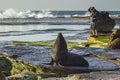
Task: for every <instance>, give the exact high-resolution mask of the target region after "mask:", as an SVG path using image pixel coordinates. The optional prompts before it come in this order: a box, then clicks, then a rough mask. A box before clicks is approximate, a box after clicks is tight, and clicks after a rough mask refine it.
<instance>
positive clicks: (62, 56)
mask: <svg viewBox="0 0 120 80" xmlns="http://www.w3.org/2000/svg"><path fill="white" fill-rule="evenodd" d="M51 58H52V62H51V63H52V64H53V63H54V62H55V63H56V65H58V64H60V65H63V66H89V64H88V62H87V61H86V60H85V59H84V58H83V57H82V56H80V55H77V54H73V53H69V52H68V49H67V43H66V41H65V39H64V37H63V36H62V34H61V33H59V34H58V37H57V39H56V41H55V43H54V46H53V48H52V49H51Z"/></svg>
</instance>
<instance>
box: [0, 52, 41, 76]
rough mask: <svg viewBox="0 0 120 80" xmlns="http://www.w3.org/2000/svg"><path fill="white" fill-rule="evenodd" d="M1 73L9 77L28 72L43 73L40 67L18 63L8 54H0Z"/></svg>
mask: <svg viewBox="0 0 120 80" xmlns="http://www.w3.org/2000/svg"><path fill="white" fill-rule="evenodd" d="M0 71H2V72H3V73H4V74H5V75H6V76H9V75H14V74H18V73H21V72H28V71H31V72H35V73H41V72H42V69H41V68H40V67H39V66H35V65H32V64H29V63H25V62H20V61H17V60H15V59H13V58H10V57H9V56H8V55H6V54H3V53H0Z"/></svg>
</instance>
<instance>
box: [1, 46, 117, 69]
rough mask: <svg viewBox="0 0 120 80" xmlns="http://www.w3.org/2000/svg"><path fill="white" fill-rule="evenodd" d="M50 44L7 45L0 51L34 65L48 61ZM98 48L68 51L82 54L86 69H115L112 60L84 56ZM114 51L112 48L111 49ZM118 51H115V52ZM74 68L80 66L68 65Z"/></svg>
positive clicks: (102, 50)
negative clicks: (87, 65)
mask: <svg viewBox="0 0 120 80" xmlns="http://www.w3.org/2000/svg"><path fill="white" fill-rule="evenodd" d="M51 48H52V47H50V46H30V45H17V46H8V47H3V48H0V51H2V52H5V53H8V54H9V55H18V56H19V58H18V60H20V61H25V62H29V63H32V64H35V65H41V64H44V63H50V62H51V57H50V51H51ZM97 50H99V51H100V49H98V48H81V49H80V50H76V49H70V50H69V52H71V54H72V53H74V54H79V55H83V56H84V58H85V59H86V60H87V61H88V63H89V67H87V68H83V69H87V70H114V69H117V68H118V66H117V65H116V64H114V63H112V62H109V61H106V60H103V59H100V58H98V57H95V56H85V55H87V54H90V53H91V52H94V51H97ZM101 52H106V54H107V52H108V51H107V50H105V49H101ZM111 52H113V53H114V50H111ZM117 53H119V51H118V52H116V54H117ZM68 68H74V69H81V68H80V67H68Z"/></svg>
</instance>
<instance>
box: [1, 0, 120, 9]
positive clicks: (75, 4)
mask: <svg viewBox="0 0 120 80" xmlns="http://www.w3.org/2000/svg"><path fill="white" fill-rule="evenodd" d="M90 6H94V7H95V8H96V9H97V10H120V0H0V10H5V9H9V8H13V9H15V10H43V9H48V10H87V9H88V8H89V7H90Z"/></svg>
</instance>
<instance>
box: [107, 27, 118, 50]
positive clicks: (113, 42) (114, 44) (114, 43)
mask: <svg viewBox="0 0 120 80" xmlns="http://www.w3.org/2000/svg"><path fill="white" fill-rule="evenodd" d="M108 48H110V49H120V29H117V30H115V31H114V32H113V33H112V34H111V36H110V40H109V42H108Z"/></svg>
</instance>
